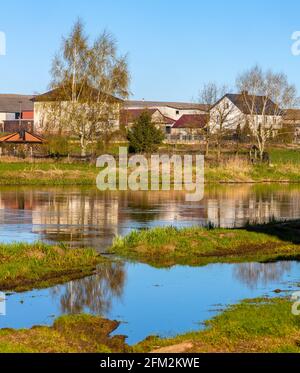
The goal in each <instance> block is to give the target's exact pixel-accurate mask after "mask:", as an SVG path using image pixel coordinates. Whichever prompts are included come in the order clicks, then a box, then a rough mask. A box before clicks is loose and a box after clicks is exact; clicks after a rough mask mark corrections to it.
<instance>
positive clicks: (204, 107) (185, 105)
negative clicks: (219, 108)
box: [125, 100, 209, 111]
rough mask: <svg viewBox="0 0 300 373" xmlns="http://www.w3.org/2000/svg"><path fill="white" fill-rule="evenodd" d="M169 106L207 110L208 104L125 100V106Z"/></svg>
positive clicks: (181, 108) (179, 108)
mask: <svg viewBox="0 0 300 373" xmlns="http://www.w3.org/2000/svg"><path fill="white" fill-rule="evenodd" d="M166 106H167V107H170V108H173V109H178V110H201V111H208V110H209V106H208V105H204V104H196V103H191V102H169V101H134V100H129V101H125V107H127V108H137V107H140V108H153V107H157V108H160V107H166Z"/></svg>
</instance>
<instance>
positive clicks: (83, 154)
mask: <svg viewBox="0 0 300 373" xmlns="http://www.w3.org/2000/svg"><path fill="white" fill-rule="evenodd" d="M80 147H81V156H82V157H86V150H87V149H86V142H85V138H84V136H81V138H80Z"/></svg>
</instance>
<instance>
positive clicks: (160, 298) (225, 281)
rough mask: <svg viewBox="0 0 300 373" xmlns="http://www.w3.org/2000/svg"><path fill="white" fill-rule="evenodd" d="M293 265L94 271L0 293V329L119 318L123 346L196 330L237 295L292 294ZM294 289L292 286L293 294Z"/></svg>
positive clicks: (297, 273) (123, 266) (296, 267)
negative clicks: (80, 317)
mask: <svg viewBox="0 0 300 373" xmlns="http://www.w3.org/2000/svg"><path fill="white" fill-rule="evenodd" d="M299 282H300V263H295V262H279V263H269V264H258V263H246V264H212V265H208V266H205V267H198V268H197V267H195V268H191V267H183V266H177V267H174V268H172V269H155V268H152V267H150V266H148V265H144V264H133V263H115V264H110V265H105V266H100V267H99V270H98V274H97V275H95V276H92V277H88V278H85V279H82V280H79V281H74V282H71V283H68V284H65V285H62V286H56V287H54V288H51V289H45V290H39V291H31V292H26V293H23V294H13V295H10V296H7V315H6V316H0V328H4V327H13V328H25V327H26V328H28V327H32V326H33V325H52V323H53V320H54V319H55V318H56V317H58V316H60V315H63V314H74V313H82V312H84V313H91V314H95V315H101V316H104V317H106V318H108V319H111V320H118V321H121V325H120V327H119V328H118V330H117V331H116V332H115V334H122V335H127V336H128V339H127V341H128V343H130V344H134V343H137V342H139V341H142V340H143V339H145V338H146V337H147V336H149V335H159V336H162V337H169V336H174V335H176V334H179V333H180V334H181V333H185V332H188V331H194V330H199V329H200V328H202V327H203V324H202V323H203V321H205V320H208V319H210V318H211V317H213V316H214V315H216V314H217V313H219V312H221V311H222V310H223V309H224V308H225V307H226V306H227V305H230V304H235V303H237V302H238V301H240V300H242V299H245V298H255V297H261V296H278V294H277V293H274V290H277V289H281V290H282V291H283V293H282V294H283V295H287V294H290V292H292V291H293V290H296V289H298V287H297V284H298V283H299ZM298 290H299V289H298Z"/></svg>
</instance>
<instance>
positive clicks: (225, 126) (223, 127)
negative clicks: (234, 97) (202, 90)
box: [208, 84, 236, 161]
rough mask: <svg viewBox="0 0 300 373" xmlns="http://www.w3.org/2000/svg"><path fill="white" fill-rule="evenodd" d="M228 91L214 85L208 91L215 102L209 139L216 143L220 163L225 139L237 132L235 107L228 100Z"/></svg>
mask: <svg viewBox="0 0 300 373" xmlns="http://www.w3.org/2000/svg"><path fill="white" fill-rule="evenodd" d="M227 91H228V90H227V88H226V86H221V87H218V86H216V85H214V84H213V85H211V86H210V88H209V90H208V93H209V92H210V93H209V96H210V97H212V98H213V99H214V100H215V103H214V105H213V106H212V107H211V109H210V115H209V124H208V128H209V138H210V140H212V141H214V142H215V143H216V146H217V160H218V161H220V159H221V153H222V148H223V145H224V139H225V137H226V136H228V135H229V134H231V133H232V131H234V130H235V127H234V124H235V123H236V118H235V116H234V105H233V104H232V102H231V101H230V100H229V99H228V98H227V96H226V92H227ZM209 96H208V97H209Z"/></svg>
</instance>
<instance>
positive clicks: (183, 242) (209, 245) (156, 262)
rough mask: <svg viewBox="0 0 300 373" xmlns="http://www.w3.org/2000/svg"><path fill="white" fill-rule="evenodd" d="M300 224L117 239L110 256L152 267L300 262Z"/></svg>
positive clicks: (142, 233) (142, 234) (148, 232)
mask: <svg viewBox="0 0 300 373" xmlns="http://www.w3.org/2000/svg"><path fill="white" fill-rule="evenodd" d="M299 230H300V222H299V221H295V222H284V223H282V222H279V223H278V222H271V223H269V224H263V225H257V226H256V225H255V226H248V227H246V228H245V229H221V228H214V227H213V226H208V227H194V228H185V229H177V228H174V227H167V228H155V229H151V230H143V231H134V232H132V233H131V234H129V235H128V236H127V237H124V238H121V237H117V238H116V239H115V241H114V243H113V245H112V247H111V249H110V252H111V253H113V254H115V255H118V256H120V257H123V258H126V259H129V260H134V261H139V262H143V263H147V264H150V265H152V266H155V267H170V266H174V265H191V266H200V265H206V264H209V263H238V262H251V261H256V262H267V261H276V260H297V259H300V244H299V243H300V242H299V240H300V238H299Z"/></svg>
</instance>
